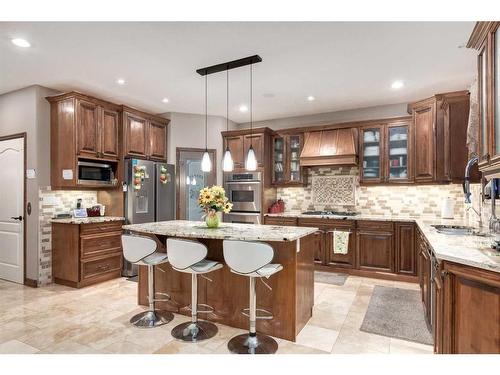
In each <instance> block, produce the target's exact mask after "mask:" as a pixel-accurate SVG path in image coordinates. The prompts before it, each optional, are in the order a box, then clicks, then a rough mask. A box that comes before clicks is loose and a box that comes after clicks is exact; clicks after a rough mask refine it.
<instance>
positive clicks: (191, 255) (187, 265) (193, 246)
mask: <svg viewBox="0 0 500 375" xmlns="http://www.w3.org/2000/svg"><path fill="white" fill-rule="evenodd" d="M207 252H208V250H207V247H206V246H205V245H204V244H202V243H200V242H197V241H190V240H181V239H176V238H167V253H168V258H169V260H170V264H171V265H172V268H173V269H174V270H176V271H179V272H185V273H190V274H191V306H190V307H189V308H190V309H191V321H190V322H185V323H182V324H179V325H178V326H176V327H174V328H173V329H172V336H174V337H175V338H176V339H179V340H183V341H190V342H197V341H202V340H206V339H209V338H211V337H213V336H215V335H216V334H217V332H218V329H217V326H216V325H215V324H213V323H211V322H207V321H204V320H203V321H202V320H198V313H199V312H200V313H211V312H213V311H214V309H213V308H212V307H211V306H208V305H206V304H198V275H201V276H202V277H204V278H205V279H207V280H208V281H212V280H210V279H209V278H207V277H205V276H203V274H206V273H209V272H212V271H215V270H218V269H220V268H222V264H221V263H219V262H216V261H213V260H208V259H205V258H206V256H207ZM199 307H202V308H204V309H205V310H199V309H198V308H199Z"/></svg>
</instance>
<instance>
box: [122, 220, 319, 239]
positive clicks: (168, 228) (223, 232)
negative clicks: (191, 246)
mask: <svg viewBox="0 0 500 375" xmlns="http://www.w3.org/2000/svg"><path fill="white" fill-rule="evenodd" d="M123 229H126V230H130V231H132V232H138V233H149V234H156V235H163V236H172V237H184V238H210V239H220V240H240V241H295V240H297V239H299V238H301V237H305V236H307V235H309V234H312V233H314V232H315V231H316V230H317V228H309V227H285V226H276V225H256V224H232V223H221V224H220V227H219V228H217V229H210V228H207V226H206V224H205V222H202V221H186V220H172V221H161V222H158V223H145V224H131V225H124V226H123Z"/></svg>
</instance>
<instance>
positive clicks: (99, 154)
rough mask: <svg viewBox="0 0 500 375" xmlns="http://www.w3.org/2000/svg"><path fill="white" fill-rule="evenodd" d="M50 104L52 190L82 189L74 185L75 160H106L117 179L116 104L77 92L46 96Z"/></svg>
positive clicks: (117, 131)
mask: <svg viewBox="0 0 500 375" xmlns="http://www.w3.org/2000/svg"><path fill="white" fill-rule="evenodd" d="M47 100H48V101H49V102H50V105H51V114H50V123H51V125H50V126H51V134H50V153H51V187H52V189H65V188H76V187H78V188H85V186H80V185H79V184H78V170H77V163H78V160H79V159H84V160H87V161H89V160H90V161H92V160H102V161H106V162H110V164H111V165H112V166H113V169H114V170H115V172H116V173H117V175H116V176H117V178H118V179H119V178H120V171H121V168H120V165H121V149H120V147H121V142H120V129H121V123H120V115H119V114H120V107H119V106H118V105H116V104H113V103H110V102H107V101H104V100H101V99H97V98H93V97H91V96H88V95H84V94H81V93H78V92H69V93H66V94H61V95H56V96H52V97H48V98H47Z"/></svg>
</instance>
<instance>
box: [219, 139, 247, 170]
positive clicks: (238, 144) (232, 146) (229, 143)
mask: <svg viewBox="0 0 500 375" xmlns="http://www.w3.org/2000/svg"><path fill="white" fill-rule="evenodd" d="M224 141H225V145H224V151H225V149H226V147H229V151H231V157H232V158H233V163H234V167H235V168H241V167H244V166H245V157H246V155H243V136H242V135H236V136H227V137H225V138H224Z"/></svg>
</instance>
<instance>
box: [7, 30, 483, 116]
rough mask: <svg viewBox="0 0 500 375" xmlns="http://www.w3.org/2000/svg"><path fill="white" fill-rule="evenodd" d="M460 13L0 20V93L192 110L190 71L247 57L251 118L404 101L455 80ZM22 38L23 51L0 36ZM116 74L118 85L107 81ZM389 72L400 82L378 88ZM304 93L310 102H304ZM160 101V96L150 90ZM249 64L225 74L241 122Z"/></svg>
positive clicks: (196, 86)
mask: <svg viewBox="0 0 500 375" xmlns="http://www.w3.org/2000/svg"><path fill="white" fill-rule="evenodd" d="M473 26H474V23H472V22H411V23H400V22H398V23H394V22H392V23H390V22H384V23H369V22H348V23H342V22H324V23H307V22H302V23H285V22H281V23H248V22H234V23H219V22H217V23H216V22H214V23H200V22H196V23H173V22H157V23H153V22H148V23H124V22H120V23H111V22H106V23H34V22H28V23H20V22H19V23H10V22H0V94H2V93H6V92H9V91H12V90H16V89H19V88H22V87H25V86H29V85H32V84H39V85H43V86H47V87H50V88H54V89H58V90H61V91H68V90H73V89H75V90H79V91H83V92H87V93H90V94H94V95H98V96H100V97H102V98H105V99H108V100H112V101H115V102H119V103H124V104H129V105H134V106H136V107H140V108H143V109H145V110H149V111H153V112H156V113H163V112H170V111H174V112H188V113H204V86H203V85H204V78H202V77H201V76H199V75H198V74H197V73H196V72H195V70H196V69H197V68H201V67H204V66H208V65H213V64H217V63H221V62H225V61H228V60H233V59H237V58H241V57H245V56H249V55H253V54H259V55H260V56H261V57H262V59H263V62H262V63H259V64H257V65H255V66H254V119H255V120H266V119H271V118H280V117H289V116H297V115H305V114H312V113H321V112H331V111H337V110H344V109H351V108H361V107H368V106H375V105H384V104H392V103H401V102H408V101H412V100H417V99H420V98H424V97H426V96H430V95H432V94H434V93H438V92H445V91H451V90H459V89H465V88H466V87H467V85H468V84H469V83H470V81H471V79H472V77H473V75H474V72H475V52H474V51H471V50H468V49H466V48H458V47H459V46H463V45H464V44H465V43H466V42H467V39H468V37H469V34H470V32H471V30H472V28H473ZM13 37H22V38H25V39H27V40H29V41H30V42H31V44H32V47H31V48H28V49H21V48H19V47H15V46H14V45H12V44H11V43H10V39H11V38H13ZM121 77H123V78H124V79H125V80H126V84H125V85H124V86H119V85H117V84H116V79H117V78H121ZM208 77H209V113H210V114H211V115H222V116H225V113H226V101H225V100H226V99H225V73H219V74H215V75H210V76H208ZM396 79H401V80H404V82H405V87H404V88H403V89H400V90H393V89H391V88H390V85H391V83H392V82H393V81H394V80H396ZM308 95H313V96H314V97H315V98H316V100H315V101H314V102H308V101H307V100H306V98H307V96H308ZM164 97H167V98H168V99H169V100H170V102H169V103H168V104H164V103H162V102H161V100H162V98H164ZM248 98H249V70H248V68H247V67H246V68H239V69H236V70H232V71H230V115H229V117H230V118H231V119H232V120H233V121H236V122H238V123H241V122H247V121H248V119H249V114H248V113H240V112H239V110H238V107H239V105H240V104H248Z"/></svg>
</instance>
